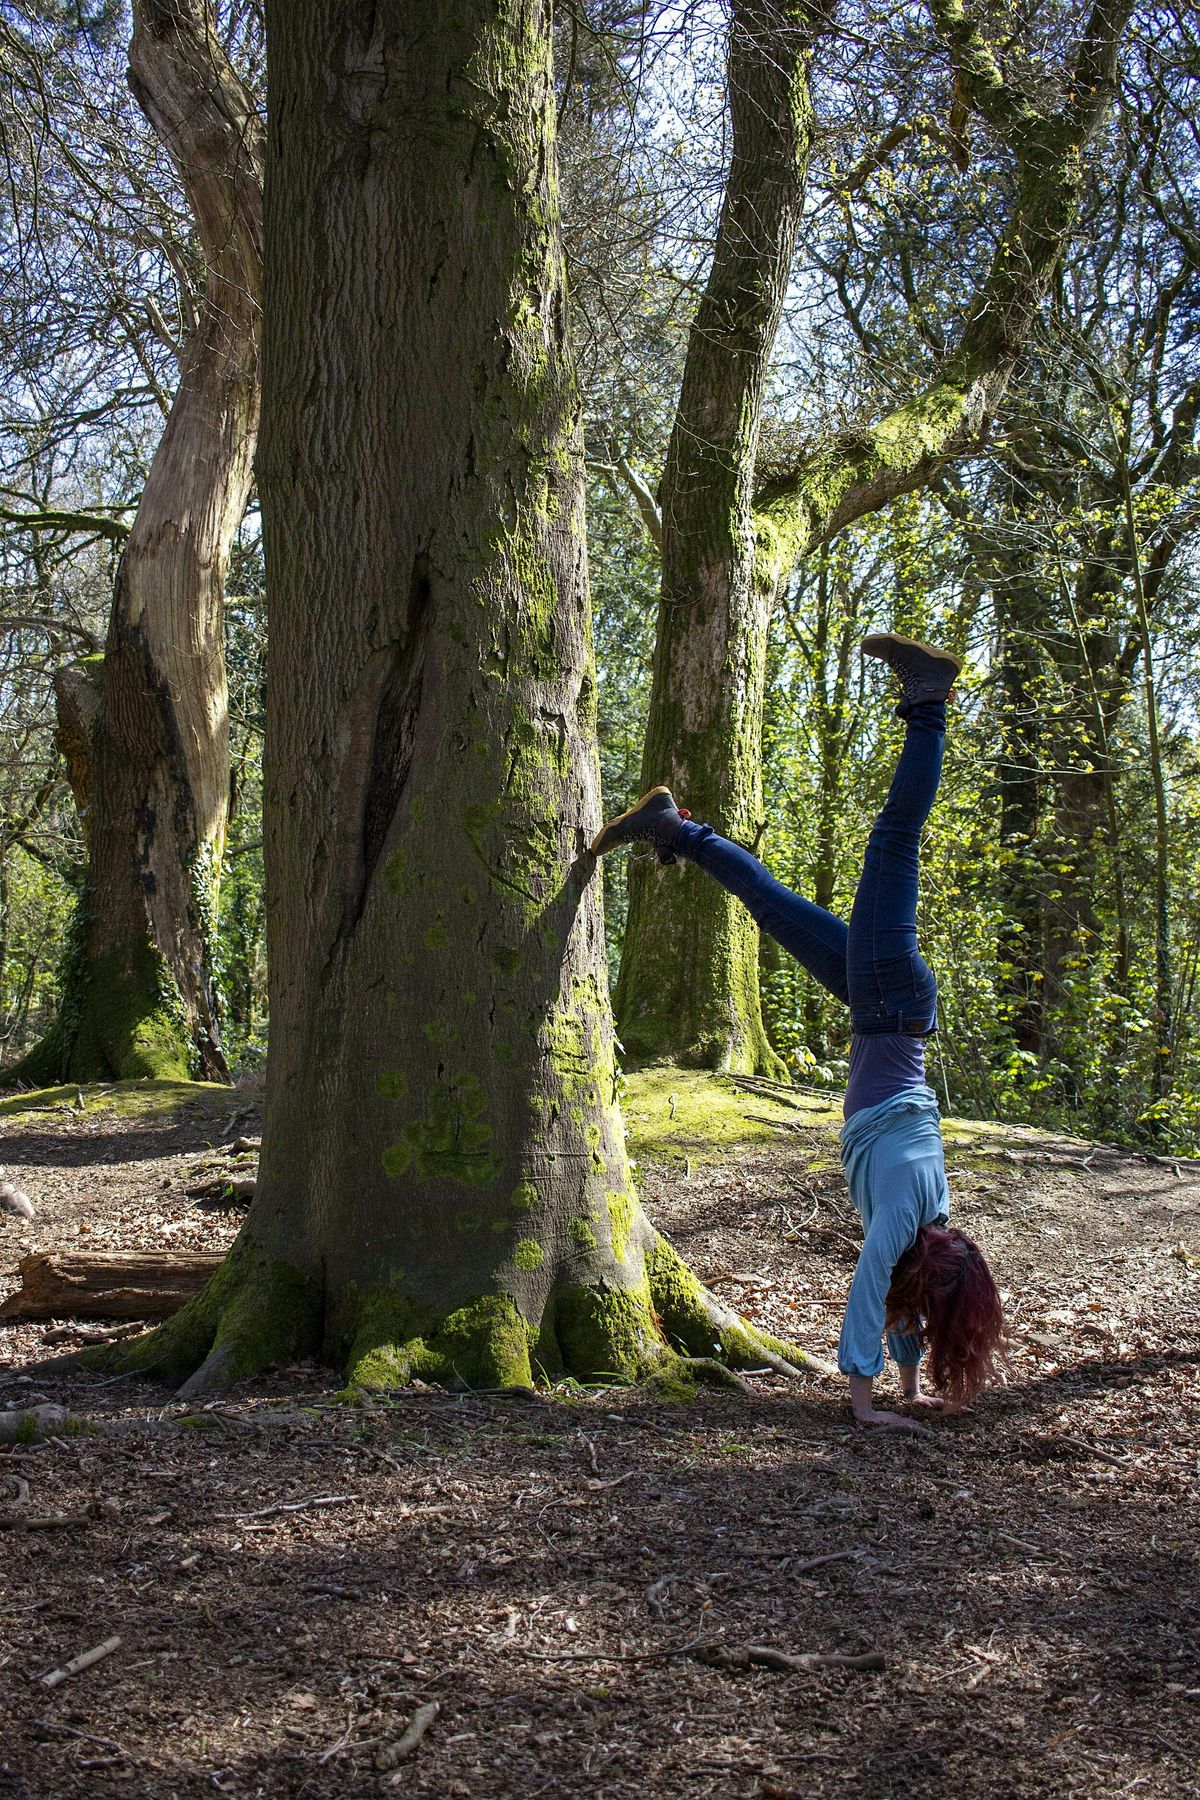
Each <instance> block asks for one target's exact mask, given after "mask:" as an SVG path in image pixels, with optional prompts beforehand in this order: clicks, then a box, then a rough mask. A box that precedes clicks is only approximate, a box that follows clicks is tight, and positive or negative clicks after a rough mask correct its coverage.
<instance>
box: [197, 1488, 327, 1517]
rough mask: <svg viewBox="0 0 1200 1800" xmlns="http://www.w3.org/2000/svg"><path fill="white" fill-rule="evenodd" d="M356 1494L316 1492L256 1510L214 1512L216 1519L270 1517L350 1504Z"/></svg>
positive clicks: (277, 1501)
mask: <svg viewBox="0 0 1200 1800" xmlns="http://www.w3.org/2000/svg"><path fill="white" fill-rule="evenodd" d="M357 1498H358V1496H357V1495H356V1494H314V1495H313V1496H312V1498H311V1499H310V1500H276V1501H275V1503H274V1504H273V1505H272V1506H260V1507H258V1508H257V1509H256V1510H255V1511H254V1512H233V1513H214V1514H213V1515H212V1516H213V1518H214V1519H239V1520H241V1519H269V1518H270V1517H271V1514H272V1513H296V1512H307V1510H308V1509H309V1507H311V1506H348V1505H350V1504H351V1503H352V1502H353V1501H354V1500H356V1499H357Z"/></svg>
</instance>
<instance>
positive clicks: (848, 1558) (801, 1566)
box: [788, 1545, 863, 1575]
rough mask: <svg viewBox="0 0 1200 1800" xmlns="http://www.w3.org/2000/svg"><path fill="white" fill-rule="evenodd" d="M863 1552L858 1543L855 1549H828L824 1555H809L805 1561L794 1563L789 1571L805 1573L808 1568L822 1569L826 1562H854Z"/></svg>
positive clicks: (798, 1573)
mask: <svg viewBox="0 0 1200 1800" xmlns="http://www.w3.org/2000/svg"><path fill="white" fill-rule="evenodd" d="M862 1554H863V1551H862V1547H861V1545H856V1546H855V1547H854V1549H853V1550H827V1551H826V1552H825V1554H824V1556H809V1557H806V1559H805V1560H804V1562H798V1563H793V1564H792V1565H791V1567H790V1568H789V1570H788V1573H789V1574H791V1575H803V1574H804V1573H805V1571H806V1570H807V1569H820V1568H822V1567H823V1566H824V1564H825V1563H835V1562H852V1561H854V1560H855V1559H856V1558H857V1557H860V1556H861V1555H862Z"/></svg>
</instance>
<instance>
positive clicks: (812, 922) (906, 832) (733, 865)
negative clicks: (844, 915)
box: [673, 700, 946, 1037]
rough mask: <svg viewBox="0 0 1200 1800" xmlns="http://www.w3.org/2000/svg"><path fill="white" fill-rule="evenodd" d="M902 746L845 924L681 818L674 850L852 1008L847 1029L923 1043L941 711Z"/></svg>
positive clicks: (913, 719)
mask: <svg viewBox="0 0 1200 1800" xmlns="http://www.w3.org/2000/svg"><path fill="white" fill-rule="evenodd" d="M906 725H907V729H906V730H905V733H904V747H903V749H902V750H901V752H900V760H899V762H898V763H897V764H896V771H895V774H894V775H893V776H892V785H891V787H890V789H889V790H888V797H887V800H886V801H885V802H884V806H883V810H882V812H881V813H880V814H879V817H878V818H877V819H876V821H875V823H874V825H873V826H872V827H871V835H870V837H869V838H868V840H867V850H866V855H865V856H864V858H863V867H862V874H861V875H860V876H859V880H858V889H857V892H856V893H855V896H854V905H853V907H852V909H851V912H850V923H849V925H846V924H844V923H843V921H842V920H841V919H839V918H836V917H835V916H834V914H833V913H830V912H826V911H825V909H824V908H823V907H820V906H814V904H813V902H812V901H811V900H805V899H803V898H802V896H801V895H799V894H793V893H792V891H791V889H790V888H786V887H784V885H783V883H782V882H780V881H776V880H775V878H774V876H772V875H768V873H767V871H766V869H764V868H763V865H762V864H761V863H760V862H759V860H758V858H757V857H755V856H751V854H750V852H749V851H748V850H743V849H742V847H741V845H740V844H731V843H730V842H729V840H728V839H727V838H722V837H718V836H717V834H716V832H715V831H713V829H712V827H711V826H709V825H697V824H695V823H694V822H692V821H690V820H685V822H684V824H683V826H682V828H681V830H680V833H679V836H678V838H677V839H676V841H675V844H674V846H673V848H674V850H675V853H676V855H677V856H686V857H687V859H688V860H689V862H694V863H696V864H697V866H698V867H699V868H701V869H703V870H704V871H705V872H706V873H707V874H709V875H711V876H712V877H713V879H714V880H715V881H718V882H720V884H721V886H722V887H723V888H725V889H726V890H727V891H728V892H729V893H731V894H735V895H736V896H737V898H738V899H739V900H741V901H742V903H743V904H744V905H745V906H746V907H747V909H748V910H749V912H750V913H751V915H752V916H753V917H754V918H755V919H756V920H757V921H758V923H759V925H760V927H761V928H762V930H763V931H765V932H766V933H767V934H768V936H769V937H773V938H774V939H775V940H776V942H777V943H779V944H782V945H783V948H784V949H785V950H787V951H788V952H789V953H790V954H791V955H792V956H794V957H795V958H796V959H797V961H798V962H800V963H803V965H804V967H805V968H806V969H807V970H808V972H809V974H810V975H812V976H813V977H814V978H815V979H816V980H817V981H819V982H820V983H821V984H822V986H824V987H826V988H828V989H829V992H830V993H831V994H835V995H836V996H837V998H838V999H839V1000H840V1001H841V1002H842V1003H843V1005H845V1006H848V1007H849V1008H850V1024H851V1028H852V1030H854V1031H856V1032H859V1033H861V1034H864V1035H873V1034H876V1033H882V1032H887V1031H902V1032H907V1033H908V1034H909V1035H910V1036H912V1037H925V1036H926V1035H927V1034H928V1033H929V1032H931V1031H934V1030H936V1028H937V982H936V980H935V979H934V974H933V970H932V969H931V968H930V967H929V964H928V963H927V962H926V961H925V958H924V957H923V956H922V955H921V953H920V950H919V949H918V948H917V885H918V875H919V870H920V846H921V828H922V826H923V825H924V823H925V821H926V819H927V818H928V817H929V812H930V809H931V807H932V806H933V802H934V797H935V795H936V794H937V789H938V781H939V779H940V778H941V773H942V750H943V747H944V745H945V740H946V707H945V703H944V702H942V701H940V700H939V701H924V702H922V703H921V704H920V705H917V706H913V707H912V708H911V709H910V710H909V713H908V718H907V721H906Z"/></svg>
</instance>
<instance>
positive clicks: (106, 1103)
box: [0, 1079, 236, 1119]
mask: <svg viewBox="0 0 1200 1800" xmlns="http://www.w3.org/2000/svg"><path fill="white" fill-rule="evenodd" d="M235 1104H236V1093H235V1091H234V1090H232V1089H230V1088H228V1087H226V1086H225V1085H224V1083H222V1082H215V1081H155V1080H150V1079H147V1080H144V1081H112V1082H98V1083H94V1084H88V1085H86V1086H83V1087H80V1086H77V1085H76V1083H75V1082H73V1081H71V1082H67V1083H65V1084H63V1085H60V1086H58V1087H47V1088H29V1089H27V1090H25V1091H23V1092H19V1093H9V1094H6V1095H4V1097H3V1098H0V1119H19V1118H21V1117H23V1116H25V1115H26V1114H33V1113H53V1112H61V1111H64V1110H65V1111H67V1112H75V1113H79V1114H81V1115H83V1114H86V1115H88V1116H90V1117H93V1118H95V1117H97V1116H100V1115H104V1116H106V1117H109V1118H112V1119H149V1118H163V1119H165V1118H169V1117H170V1116H172V1115H174V1114H179V1113H182V1112H183V1111H184V1110H185V1109H189V1108H190V1109H193V1110H195V1109H197V1108H200V1109H204V1108H207V1109H209V1110H219V1109H222V1108H223V1109H224V1110H225V1111H226V1112H229V1111H232V1110H233V1109H234V1106H235Z"/></svg>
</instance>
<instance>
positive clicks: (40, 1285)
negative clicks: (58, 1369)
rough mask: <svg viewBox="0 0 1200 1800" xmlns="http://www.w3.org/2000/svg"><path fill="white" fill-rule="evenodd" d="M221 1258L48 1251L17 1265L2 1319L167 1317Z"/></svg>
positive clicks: (158, 1252)
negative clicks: (18, 1280) (14, 1287)
mask: <svg viewBox="0 0 1200 1800" xmlns="http://www.w3.org/2000/svg"><path fill="white" fill-rule="evenodd" d="M220 1263H221V1258H220V1256H214V1255H211V1254H204V1255H201V1254H196V1255H192V1256H180V1255H178V1254H175V1253H172V1252H170V1251H162V1250H155V1251H139V1252H133V1251H131V1252H129V1253H128V1254H124V1255H123V1254H121V1253H120V1252H113V1253H111V1254H103V1253H100V1252H98V1251H78V1250H43V1251H38V1252H36V1253H35V1254H34V1255H32V1256H23V1257H22V1258H21V1260H20V1262H19V1263H18V1264H17V1273H18V1274H19V1275H20V1277H21V1286H20V1287H19V1288H18V1289H17V1292H16V1293H15V1294H10V1295H9V1297H8V1299H7V1300H6V1301H5V1302H4V1304H3V1305H2V1306H0V1319H165V1318H168V1317H169V1316H170V1315H171V1314H172V1313H176V1312H178V1311H179V1309H180V1307H181V1306H182V1305H183V1303H184V1301H185V1300H190V1299H191V1297H192V1295H193V1294H194V1293H196V1292H197V1291H198V1290H199V1289H200V1288H202V1287H203V1286H204V1284H205V1282H206V1281H207V1280H208V1278H209V1276H210V1275H212V1274H214V1273H215V1272H216V1270H217V1269H218V1267H219V1266H220Z"/></svg>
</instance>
